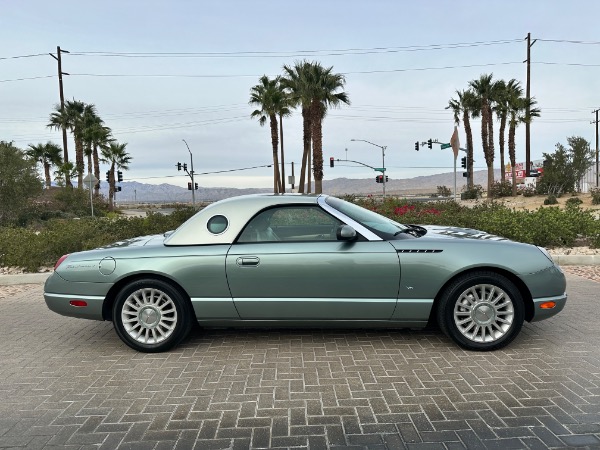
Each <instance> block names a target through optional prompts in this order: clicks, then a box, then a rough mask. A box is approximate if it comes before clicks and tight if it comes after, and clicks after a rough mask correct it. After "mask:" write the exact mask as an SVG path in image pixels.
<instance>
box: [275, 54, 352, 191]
mask: <svg viewBox="0 0 600 450" xmlns="http://www.w3.org/2000/svg"><path fill="white" fill-rule="evenodd" d="M283 70H284V71H285V72H286V75H287V78H286V79H285V81H284V85H285V86H286V87H287V88H288V89H289V90H290V92H291V99H292V102H293V104H295V105H302V117H303V119H304V155H303V159H302V169H303V170H304V168H305V162H306V164H308V161H309V157H310V144H311V142H312V150H313V172H314V176H315V193H316V194H320V193H321V192H323V119H324V118H325V114H326V112H327V108H330V107H334V108H335V107H338V106H340V105H341V104H342V103H345V104H347V105H349V104H350V99H349V97H348V94H347V93H346V92H343V91H341V92H340V90H341V89H343V88H344V85H345V84H346V80H345V78H344V76H343V75H341V74H336V73H333V67H328V68H324V67H323V66H322V65H321V64H320V63H318V62H311V63H309V62H307V61H302V62H296V63H295V65H294V67H293V68H292V67H289V66H283ZM309 130H310V131H309ZM303 170H302V171H301V173H300V181H301V183H302V182H303V179H304V174H303ZM308 181H309V192H310V176H309V180H308ZM299 188H300V192H303V190H302V188H303V185H300V186H299Z"/></svg>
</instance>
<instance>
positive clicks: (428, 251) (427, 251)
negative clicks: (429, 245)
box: [396, 248, 443, 253]
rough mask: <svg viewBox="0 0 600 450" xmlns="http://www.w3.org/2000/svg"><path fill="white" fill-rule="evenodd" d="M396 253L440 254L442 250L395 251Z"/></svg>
mask: <svg viewBox="0 0 600 450" xmlns="http://www.w3.org/2000/svg"><path fill="white" fill-rule="evenodd" d="M396 252H397V253H442V252H443V250H430V249H427V250H425V249H416V248H414V249H397V250H396Z"/></svg>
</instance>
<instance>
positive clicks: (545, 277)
mask: <svg viewBox="0 0 600 450" xmlns="http://www.w3.org/2000/svg"><path fill="white" fill-rule="evenodd" d="M44 298H45V300H46V304H47V305H48V307H49V308H50V309H51V310H52V311H55V312H57V313H59V314H62V315H65V316H72V317H80V318H85V319H93V320H111V321H112V322H113V323H114V327H115V330H116V332H117V334H118V335H119V337H120V338H121V339H122V340H123V342H125V344H127V345H128V346H130V347H132V348H134V349H136V350H139V351H143V352H160V351H165V350H168V349H171V348H172V347H173V346H175V345H177V344H178V343H180V342H181V341H182V340H183V339H184V338H185V337H186V336H187V335H188V333H189V332H190V329H191V328H192V325H193V323H194V320H196V321H197V322H199V324H200V325H202V326H228V327H229V326H245V327H247V326H262V327H271V326H299V327H307V326H309V327H352V326H355V327H382V326H383V327H396V328H404V327H410V328H420V327H424V326H425V325H427V323H428V322H437V323H438V324H439V326H440V328H441V329H442V331H443V332H444V333H446V334H447V335H448V336H449V337H450V338H451V339H453V340H454V341H455V342H456V343H457V344H458V345H460V346H461V347H463V348H466V349H471V350H494V349H498V348H501V347H503V346H505V345H507V344H508V343H509V342H511V341H512V340H513V339H514V338H515V337H516V336H517V335H518V333H519V331H520V330H521V327H522V325H523V322H524V321H525V320H527V321H529V322H532V321H538V320H543V319H546V318H548V317H552V316H553V315H555V314H557V313H558V312H560V311H561V310H562V309H563V307H564V305H565V303H566V301H567V295H566V281H565V277H564V274H563V272H562V271H561V269H560V268H559V267H558V266H557V265H556V264H555V263H554V262H553V261H552V258H551V257H550V255H549V254H548V253H547V252H546V250H544V249H543V248H540V247H536V246H533V245H529V244H522V243H519V242H514V241H510V240H507V239H504V238H501V237H498V236H493V235H489V234H487V233H484V232H481V231H476V230H471V229H464V228H453V227H441V226H417V225H403V224H400V223H397V222H395V221H393V220H391V219H389V218H386V217H383V216H381V215H379V214H376V213H375V212H372V211H369V210H367V209H364V208H361V207H359V206H357V205H355V204H353V203H349V202H346V201H344V200H341V199H338V198H335V197H331V196H327V195H318V196H311V195H293V194H292V195H272V194H271V195H268V194H265V195H250V196H242V197H235V198H230V199H227V200H222V201H219V202H217V203H213V204H211V205H210V206H208V207H206V208H204V209H202V210H201V211H199V212H198V213H197V214H195V215H194V216H193V217H192V218H190V219H189V220H188V221H186V222H185V223H184V224H182V225H181V226H180V227H179V228H178V229H177V230H175V231H174V232H170V233H165V235H158V236H146V237H140V238H135V239H131V240H127V241H123V242H117V243H115V244H113V245H110V246H108V247H104V248H99V249H96V250H90V251H84V252H79V253H74V254H70V255H65V256H63V257H62V258H61V259H60V260H59V261H58V262H57V265H56V267H55V271H54V273H53V274H52V275H51V276H50V277H49V278H48V280H47V282H46V285H45V288H44Z"/></svg>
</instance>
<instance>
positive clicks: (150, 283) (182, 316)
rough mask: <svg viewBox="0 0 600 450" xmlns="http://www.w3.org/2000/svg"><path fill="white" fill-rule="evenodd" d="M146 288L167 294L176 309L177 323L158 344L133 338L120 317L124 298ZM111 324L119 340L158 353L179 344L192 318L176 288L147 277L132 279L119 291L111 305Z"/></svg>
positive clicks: (147, 351)
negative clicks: (144, 342)
mask: <svg viewBox="0 0 600 450" xmlns="http://www.w3.org/2000/svg"><path fill="white" fill-rule="evenodd" d="M147 288H153V289H157V290H160V291H162V292H164V293H165V294H167V295H168V296H169V297H170V298H171V300H173V303H174V305H175V309H176V311H177V324H176V326H175V330H174V331H173V333H172V334H171V335H170V336H169V337H168V338H167V339H166V340H164V341H163V342H160V343H159V344H142V343H140V342H137V341H136V340H134V339H133V338H132V337H131V336H129V334H128V333H127V331H125V328H124V326H123V322H122V318H121V311H122V309H123V305H124V303H125V300H127V298H128V297H129V296H130V295H131V294H132V293H133V292H135V291H137V290H139V289H147ZM113 324H114V327H115V331H116V333H117V335H118V336H119V338H121V340H122V341H123V342H124V343H125V344H127V345H128V346H129V347H131V348H133V349H134V350H137V351H140V352H146V353H158V352H164V351H167V350H170V349H171V348H173V347H174V346H176V345H177V344H179V343H180V342H181V341H182V340H183V339H184V338H185V337H186V336H187V334H188V333H189V331H190V329H191V325H192V320H191V314H190V308H189V307H188V302H187V301H186V299H185V298H184V296H183V295H182V294H181V293H180V292H179V290H178V289H176V288H174V287H173V286H171V285H170V284H169V283H166V282H164V281H161V280H155V279H152V278H147V279H141V280H136V281H133V282H131V283H129V284H127V285H126V286H125V287H124V288H123V289H121V290H120V291H119V293H118V294H117V296H116V299H115V304H114V306H113Z"/></svg>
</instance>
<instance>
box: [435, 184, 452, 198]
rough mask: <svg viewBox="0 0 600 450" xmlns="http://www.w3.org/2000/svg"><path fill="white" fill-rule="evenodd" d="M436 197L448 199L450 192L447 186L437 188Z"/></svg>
mask: <svg viewBox="0 0 600 450" xmlns="http://www.w3.org/2000/svg"><path fill="white" fill-rule="evenodd" d="M437 195H438V196H439V197H450V196H451V195H452V191H451V190H450V188H449V187H448V186H438V187H437Z"/></svg>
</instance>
